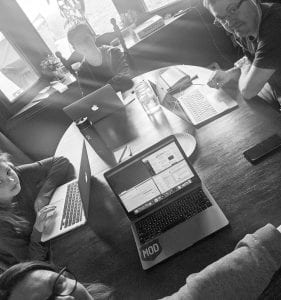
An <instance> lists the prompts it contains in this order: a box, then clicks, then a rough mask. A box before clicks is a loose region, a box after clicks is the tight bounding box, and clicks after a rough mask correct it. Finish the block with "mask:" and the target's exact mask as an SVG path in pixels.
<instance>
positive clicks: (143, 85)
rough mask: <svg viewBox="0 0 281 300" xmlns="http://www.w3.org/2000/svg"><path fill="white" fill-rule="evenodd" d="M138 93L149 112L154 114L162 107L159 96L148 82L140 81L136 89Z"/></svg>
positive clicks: (140, 100)
mask: <svg viewBox="0 0 281 300" xmlns="http://www.w3.org/2000/svg"><path fill="white" fill-rule="evenodd" d="M136 95H137V97H138V100H139V102H140V103H141V105H142V107H143V109H144V110H145V112H146V113H147V114H149V115H151V114H154V113H155V112H156V111H158V110H159V109H161V106H160V103H159V99H158V97H157V96H156V95H155V93H154V92H153V90H152V88H151V87H150V85H149V84H148V83H147V82H145V81H142V82H140V83H139V85H138V87H137V89H136Z"/></svg>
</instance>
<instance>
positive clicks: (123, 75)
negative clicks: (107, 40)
mask: <svg viewBox="0 0 281 300" xmlns="http://www.w3.org/2000/svg"><path fill="white" fill-rule="evenodd" d="M99 50H100V51H101V54H102V64H101V65H100V66H92V65H91V64H89V63H88V62H87V61H86V60H85V61H84V62H83V63H82V65H81V67H80V70H79V72H78V80H79V84H80V86H81V89H82V91H83V93H84V94H85V95H86V94H89V93H90V92H93V91H95V90H97V89H99V88H101V87H102V86H104V85H106V84H110V85H111V86H112V87H113V89H114V90H115V91H116V92H118V91H121V92H125V91H126V90H128V89H130V88H131V87H132V86H133V81H132V80H131V76H130V70H129V66H128V64H127V62H126V59H125V57H124V54H123V53H122V52H121V51H120V50H119V49H118V48H115V47H110V46H102V47H100V48H99Z"/></svg>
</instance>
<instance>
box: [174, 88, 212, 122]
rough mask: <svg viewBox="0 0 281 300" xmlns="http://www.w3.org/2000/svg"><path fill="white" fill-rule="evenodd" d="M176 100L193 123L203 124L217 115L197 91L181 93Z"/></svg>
mask: <svg viewBox="0 0 281 300" xmlns="http://www.w3.org/2000/svg"><path fill="white" fill-rule="evenodd" d="M178 99H179V100H180V103H181V106H182V107H183V108H184V110H185V111H186V112H187V114H188V116H189V117H190V119H191V121H193V120H194V121H195V123H200V122H203V121H205V120H208V119H210V118H212V117H214V116H216V115H217V114H218V112H217V111H216V110H215V108H214V107H213V106H212V105H211V104H210V103H209V101H208V100H207V99H206V97H205V96H204V95H203V94H202V93H201V92H200V91H199V90H197V89H195V90H193V91H191V92H188V93H183V94H182V95H181V96H179V98H178ZM192 119H193V120H192Z"/></svg>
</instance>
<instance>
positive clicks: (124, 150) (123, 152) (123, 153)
mask: <svg viewBox="0 0 281 300" xmlns="http://www.w3.org/2000/svg"><path fill="white" fill-rule="evenodd" d="M127 148H128V145H126V146H125V147H124V149H123V151H122V153H121V156H120V158H119V160H118V163H120V162H121V161H122V158H123V157H124V155H125V152H126V150H127Z"/></svg>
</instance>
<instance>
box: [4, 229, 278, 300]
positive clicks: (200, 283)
mask: <svg viewBox="0 0 281 300" xmlns="http://www.w3.org/2000/svg"><path fill="white" fill-rule="evenodd" d="M280 231H281V229H280V227H278V229H276V228H275V227H274V226H273V225H271V224H268V225H266V226H264V227H262V228H261V229H259V230H257V231H256V232H255V233H254V234H247V235H246V236H245V237H244V239H243V240H241V241H240V242H239V243H238V244H237V246H236V248H235V249H234V251H232V252H231V253H230V254H228V255H226V256H224V257H222V258H221V259H219V260H218V261H216V262H214V263H212V264H211V265H209V266H207V267H206V268H205V269H203V270H202V271H201V272H199V273H196V274H191V275H190V276H188V277H187V279H186V284H185V285H184V286H183V287H182V288H180V289H179V290H178V291H177V292H176V293H175V294H173V295H171V296H168V297H165V298H164V299H165V300H180V299H182V300H183V299H193V300H194V299H196V300H197V299H198V300H199V299H202V300H206V299H208V300H210V299H214V300H218V299H227V300H230V299H245V300H249V299H257V298H258V296H259V295H260V294H261V293H262V292H263V290H264V289H265V288H266V287H267V285H268V284H269V282H270V280H271V278H272V276H273V274H274V273H275V272H276V271H277V270H278V269H279V268H280V266H281V234H280ZM28 266H29V265H28V263H27V264H19V265H16V266H14V267H12V268H11V269H9V270H7V271H6V272H5V273H3V275H2V276H1V277H0V296H1V295H2V298H1V299H3V300H5V299H9V300H16V299H33V300H41V299H51V298H48V297H52V296H53V297H55V296H56V295H72V297H71V298H65V299H100V298H98V297H95V296H93V297H92V296H90V294H89V293H88V292H87V290H86V288H85V287H83V286H82V285H81V284H77V286H76V284H75V282H76V281H75V280H74V281H73V280H71V279H70V278H67V277H62V278H60V277H59V275H58V274H57V273H56V272H55V270H54V269H53V268H52V267H51V266H47V265H40V264H39V265H36V263H32V262H31V263H30V266H31V267H28ZM32 266H34V267H32ZM58 278H59V279H58ZM56 279H57V280H56ZM32 282H36V284H32ZM50 282H51V284H50ZM143 288H145V287H143ZM1 293H2V294H1ZM42 293H44V294H42ZM23 295H24V297H23ZM36 295H37V296H36ZM51 295H52V296H51ZM140 296H141V295H136V298H140ZM52 299H53V298H52ZM55 299H60V298H59V297H58V298H55ZM61 299H64V298H63V297H62V298H61ZM103 299H109V298H103ZM162 300H163V299H162Z"/></svg>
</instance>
